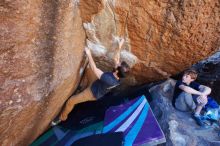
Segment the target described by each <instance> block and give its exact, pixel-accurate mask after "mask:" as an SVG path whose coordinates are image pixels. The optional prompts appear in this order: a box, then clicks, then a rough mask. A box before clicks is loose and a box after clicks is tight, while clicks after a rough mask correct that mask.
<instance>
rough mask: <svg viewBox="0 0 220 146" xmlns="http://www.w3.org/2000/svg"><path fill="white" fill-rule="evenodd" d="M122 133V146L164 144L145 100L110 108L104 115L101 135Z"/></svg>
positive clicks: (139, 99)
mask: <svg viewBox="0 0 220 146" xmlns="http://www.w3.org/2000/svg"><path fill="white" fill-rule="evenodd" d="M109 132H123V134H124V140H125V142H124V146H145V145H157V144H161V143H164V142H166V139H165V136H164V133H163V131H162V130H161V128H160V126H159V124H158V122H157V120H156V118H155V117H154V114H153V112H152V110H151V108H150V106H149V104H148V102H147V100H146V98H145V96H141V97H138V98H136V99H134V100H132V101H130V102H128V103H125V104H122V105H119V106H114V107H110V108H109V109H108V110H107V111H106V113H105V120H104V129H103V133H109Z"/></svg>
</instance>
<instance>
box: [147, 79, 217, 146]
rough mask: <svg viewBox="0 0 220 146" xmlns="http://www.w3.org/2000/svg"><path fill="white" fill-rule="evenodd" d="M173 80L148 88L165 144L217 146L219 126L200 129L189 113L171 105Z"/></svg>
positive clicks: (169, 145)
mask: <svg viewBox="0 0 220 146" xmlns="http://www.w3.org/2000/svg"><path fill="white" fill-rule="evenodd" d="M174 85H175V81H174V80H167V81H166V82H164V83H162V84H159V85H157V86H154V87H152V88H151V89H150V92H151V94H152V97H153V101H152V103H151V108H152V110H153V112H154V114H155V116H156V118H157V119H158V122H159V124H160V126H161V128H162V130H163V131H164V134H165V136H166V143H165V144H163V145H166V146H198V145H199V146H218V145H219V144H220V137H219V136H218V132H219V127H218V126H217V127H218V128H217V127H216V128H215V126H213V128H209V129H202V128H200V127H199V126H198V125H197V124H196V123H195V121H194V120H193V119H192V117H191V113H188V112H179V111H177V110H175V109H174V108H173V107H172V104H171V99H172V94H173V89H174V88H173V87H174Z"/></svg>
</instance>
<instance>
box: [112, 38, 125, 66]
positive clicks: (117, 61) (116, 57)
mask: <svg viewBox="0 0 220 146" xmlns="http://www.w3.org/2000/svg"><path fill="white" fill-rule="evenodd" d="M123 43H124V39H118V48H117V49H115V50H116V53H115V54H114V58H113V59H114V65H115V68H117V67H118V66H120V65H121V62H120V53H121V48H122V45H123Z"/></svg>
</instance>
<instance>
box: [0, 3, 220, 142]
mask: <svg viewBox="0 0 220 146" xmlns="http://www.w3.org/2000/svg"><path fill="white" fill-rule="evenodd" d="M219 7H220V2H219V1H213V0H209V1H198V0H193V1H191V0H181V1H174V0H163V1H159V0H157V1H155V0H148V1H146V0H139V1H137V0H71V1H70V0H63V1H61V0H55V1H54V0H48V1H42V0H39V1H37V0H32V1H30V0H29V1H28V0H20V1H18V0H1V3H0V44H1V46H0V111H1V113H0V121H1V123H0V145H3V146H5V145H7V146H8V145H28V144H29V143H30V142H31V141H33V140H34V139H35V138H36V137H37V136H38V135H39V134H41V133H42V132H43V131H44V130H45V129H46V128H47V126H48V124H49V122H50V121H51V119H53V118H54V117H55V115H56V114H57V113H58V112H59V110H60V108H61V106H62V105H63V103H64V102H65V100H66V99H67V97H68V96H69V95H70V94H71V93H72V92H73V90H74V89H75V86H76V82H77V81H78V70H79V66H80V62H81V60H82V50H83V47H84V43H85V41H86V39H85V38H86V37H87V39H88V40H87V45H88V46H89V47H90V48H91V49H92V52H93V55H94V57H95V59H96V62H97V64H98V66H99V67H101V68H102V69H104V70H109V69H110V68H111V67H112V58H113V56H114V55H115V52H116V51H118V50H117V49H116V48H115V47H116V45H115V44H116V41H115V38H117V36H120V37H124V38H125V40H126V43H125V44H124V46H123V49H122V50H121V58H122V60H125V61H127V62H128V63H129V64H130V65H131V66H133V71H132V74H131V75H130V78H129V81H130V83H132V84H137V83H143V82H149V81H154V80H159V79H164V78H166V77H167V76H169V75H173V74H176V73H178V72H180V71H182V70H184V69H185V68H187V67H189V66H191V65H192V64H193V63H195V62H197V61H199V60H201V59H203V58H205V57H208V56H209V55H210V54H212V53H214V52H215V51H216V50H217V48H219V46H220V44H219V43H220V40H219V39H220V35H219V34H220V30H219V29H220V27H219V26H220V18H219V17H220V11H219ZM83 27H84V29H83ZM33 131H34V132H33Z"/></svg>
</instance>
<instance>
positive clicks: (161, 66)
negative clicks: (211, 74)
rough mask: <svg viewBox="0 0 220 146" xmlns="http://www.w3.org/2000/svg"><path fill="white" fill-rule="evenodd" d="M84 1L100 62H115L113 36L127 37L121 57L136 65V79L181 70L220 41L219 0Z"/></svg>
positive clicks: (85, 16)
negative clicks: (113, 58) (112, 60)
mask: <svg viewBox="0 0 220 146" xmlns="http://www.w3.org/2000/svg"><path fill="white" fill-rule="evenodd" d="M79 7H80V10H81V14H82V18H83V21H84V22H85V24H84V27H85V29H86V30H87V37H88V38H89V40H90V41H91V40H92V41H93V44H91V42H90V43H89V46H90V47H91V48H93V52H94V54H96V56H99V57H100V56H102V58H101V59H100V58H97V59H96V60H97V62H98V64H99V66H100V67H102V68H106V67H108V66H110V64H109V63H108V62H109V60H111V58H112V56H113V55H114V53H113V52H114V51H115V45H114V38H115V37H116V36H121V37H124V38H125V39H126V44H125V45H124V47H123V49H122V52H121V57H122V60H126V61H128V62H129V63H130V65H132V66H134V68H133V72H132V75H133V77H134V78H135V80H134V83H137V82H136V81H138V82H139V83H140V82H146V81H154V80H159V79H163V78H166V77H167V76H169V75H173V74H176V73H178V72H180V71H182V70H183V69H185V68H187V67H189V66H191V65H192V64H194V63H196V62H198V61H199V60H201V59H203V58H206V57H208V56H209V55H210V54H212V53H214V52H215V51H216V50H217V49H218V47H219V46H220V44H219V43H220V9H219V7H220V2H219V1H213V0H209V1H196V0H194V1H191V0H182V1H174V0H165V1H153V0H150V1H146V0H139V1H136V0H117V1H114V0H105V1H104V0H98V1H97V0H80V2H79ZM101 45H102V46H101ZM97 54H98V55H97ZM104 55H106V56H105V57H104Z"/></svg>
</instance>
